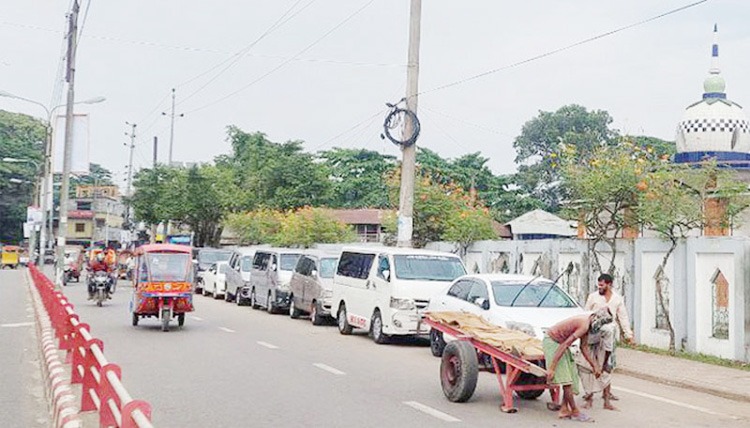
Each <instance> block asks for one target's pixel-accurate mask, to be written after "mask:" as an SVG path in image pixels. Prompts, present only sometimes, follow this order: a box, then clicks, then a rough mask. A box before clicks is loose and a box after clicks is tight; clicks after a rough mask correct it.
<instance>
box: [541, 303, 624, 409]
mask: <svg viewBox="0 0 750 428" xmlns="http://www.w3.org/2000/svg"><path fill="white" fill-rule="evenodd" d="M610 323H612V313H611V312H610V311H609V308H607V307H604V308H602V309H600V310H598V311H596V312H594V313H592V314H584V315H576V316H574V317H570V318H567V319H565V320H562V321H560V322H559V323H557V324H555V325H553V326H552V327H550V328H549V329H548V330H547V332H546V333H545V335H544V340H543V341H542V347H543V348H544V358H545V361H546V362H547V382H548V383H550V384H553V385H562V389H563V398H562V405H561V406H560V410H559V412H558V417H559V418H561V419H572V420H576V421H579V422H593V419H592V418H591V417H590V416H588V415H587V414H585V413H583V412H581V411H580V410H578V407H577V406H576V403H575V397H574V395H577V394H578V392H579V388H578V382H579V379H578V370H577V368H576V362H575V361H574V359H573V354H572V353H571V352H570V349H569V348H570V345H572V344H573V342H575V341H576V340H578V339H580V341H581V353H582V354H583V357H584V358H585V359H586V361H587V362H588V364H589V366H590V367H591V371H592V373H593V374H594V377H595V378H598V377H599V376H600V375H601V373H602V368H601V367H600V366H598V365H596V363H595V362H594V360H593V359H592V358H591V354H590V353H589V346H588V337H589V335H590V334H598V333H599V331H601V329H602V327H603V326H605V325H607V324H610Z"/></svg>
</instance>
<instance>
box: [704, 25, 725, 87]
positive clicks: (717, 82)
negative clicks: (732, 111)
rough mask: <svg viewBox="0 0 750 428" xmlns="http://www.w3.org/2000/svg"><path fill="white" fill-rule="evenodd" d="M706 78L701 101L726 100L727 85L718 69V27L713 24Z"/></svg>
mask: <svg viewBox="0 0 750 428" xmlns="http://www.w3.org/2000/svg"><path fill="white" fill-rule="evenodd" d="M708 73H709V74H708V77H706V80H704V81H703V91H704V92H703V99H704V100H710V99H722V100H723V99H726V98H727V94H726V93H725V92H724V91H725V90H726V87H727V84H726V82H725V81H724V78H723V77H722V76H721V69H720V68H719V26H718V25H717V24H714V43H713V45H712V46H711V68H710V69H709V70H708Z"/></svg>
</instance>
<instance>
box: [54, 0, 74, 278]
mask: <svg viewBox="0 0 750 428" xmlns="http://www.w3.org/2000/svg"><path fill="white" fill-rule="evenodd" d="M79 9H80V5H79V4H78V0H73V9H72V10H71V11H70V14H69V15H68V21H69V24H68V56H67V58H68V60H67V61H66V77H65V80H66V81H67V82H68V98H67V103H66V105H65V148H64V151H63V153H64V155H63V171H62V186H60V222H59V226H58V228H57V277H56V284H57V286H58V287H59V286H61V285H62V277H63V270H64V268H65V236H66V234H67V232H68V192H69V191H70V166H71V165H70V164H71V163H72V161H73V159H72V158H73V103H75V71H76V66H75V60H76V49H77V44H78V43H77V41H76V40H77V35H78V11H79Z"/></svg>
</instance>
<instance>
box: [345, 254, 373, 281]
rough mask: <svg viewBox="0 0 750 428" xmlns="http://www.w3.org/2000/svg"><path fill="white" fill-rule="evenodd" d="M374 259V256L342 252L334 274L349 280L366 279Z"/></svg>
mask: <svg viewBox="0 0 750 428" xmlns="http://www.w3.org/2000/svg"><path fill="white" fill-rule="evenodd" d="M374 259H375V255H374V254H361V253H350V252H343V253H342V254H341V259H340V260H339V266H338V269H337V271H336V272H337V274H338V275H341V276H346V277H349V278H359V279H367V277H368V276H369V275H370V269H371V268H372V262H373V260H374Z"/></svg>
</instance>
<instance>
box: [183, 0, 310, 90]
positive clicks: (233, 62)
mask: <svg viewBox="0 0 750 428" xmlns="http://www.w3.org/2000/svg"><path fill="white" fill-rule="evenodd" d="M315 1H316V0H311V1H310V2H308V3H307V4H306V5H304V6H303V7H302V8H301V9H300V10H298V11H297V12H295V13H294V14H292V15H291V16H289V17H288V18H287V15H289V14H290V13H291V12H292V11H293V10H294V9H295V8H296V7H297V5H299V4H300V3H301V2H302V0H297V1H296V2H295V3H294V4H292V6H291V7H290V8H289V9H287V10H286V12H284V14H283V15H281V17H279V19H277V20H276V21H275V22H274V23H273V24H272V25H271V26H270V27H268V29H266V31H264V32H263V33H261V35H260V36H258V37H257V38H256V39H255V40H253V41H252V42H251V43H250V44H249V45H247V46H245V47H244V48H242V49H241V50H240V51H239V52H237V53H236V54H235V55H234V56H232V57H230V58H228V59H227V60H224V61H222V62H221V63H219V64H217V65H215V66H213V67H211V68H209V69H208V70H206V71H204V72H202V73H200V74H198V75H197V76H194V77H192V78H190V79H188V80H187V81H185V82H183V83H181V84H179V85H177V86H178V87H181V86H185V85H187V84H188V83H190V82H193V81H195V80H197V79H199V78H201V77H203V76H205V75H207V74H209V73H210V72H212V71H214V70H215V69H217V68H218V67H220V66H222V65H223V64H225V63H227V62H228V63H227V64H226V65H225V66H224V67H223V68H222V69H221V70H219V72H218V73H216V74H215V75H213V77H211V78H210V79H209V80H208V81H206V82H205V83H204V84H203V85H201V86H200V87H199V88H198V89H196V90H195V91H193V92H191V93H190V94H188V95H187V96H185V97H182V99H181V100H180V102H178V103H177V104H178V105H179V104H182V103H184V102H185V101H187V100H189V99H190V98H192V97H194V96H195V95H196V94H198V93H199V92H201V91H202V90H203V89H205V88H206V87H207V86H208V85H210V84H211V83H213V82H214V81H216V79H218V78H219V77H221V75H222V74H224V73H226V72H227V70H229V69H230V68H232V67H234V66H235V65H236V64H237V63H238V62H239V61H240V60H241V59H242V58H244V57H245V54H247V53H248V52H249V51H250V50H251V49H252V48H254V47H255V46H256V45H257V44H258V43H260V42H261V40H263V39H264V38H266V36H268V35H269V34H271V33H272V32H273V31H275V30H277V29H278V28H281V27H282V26H283V25H284V24H286V23H287V22H289V21H290V20H291V19H293V18H294V17H295V16H297V15H298V14H299V13H300V12H302V11H303V10H305V9H306V8H307V7H308V6H310V5H311V4H313V3H314V2H315ZM285 18H286V19H285Z"/></svg>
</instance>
